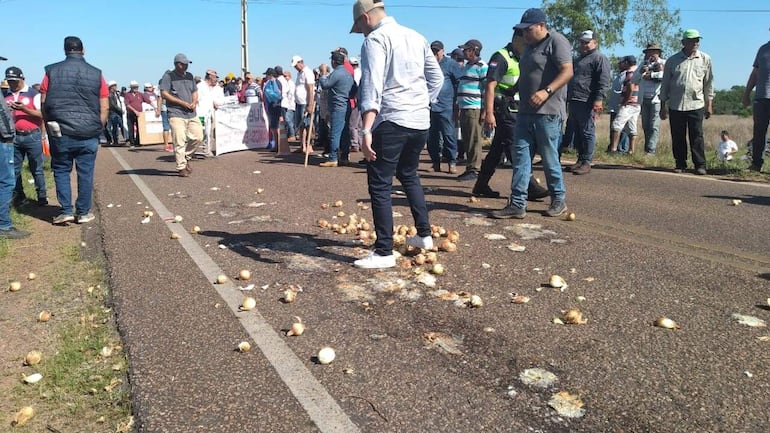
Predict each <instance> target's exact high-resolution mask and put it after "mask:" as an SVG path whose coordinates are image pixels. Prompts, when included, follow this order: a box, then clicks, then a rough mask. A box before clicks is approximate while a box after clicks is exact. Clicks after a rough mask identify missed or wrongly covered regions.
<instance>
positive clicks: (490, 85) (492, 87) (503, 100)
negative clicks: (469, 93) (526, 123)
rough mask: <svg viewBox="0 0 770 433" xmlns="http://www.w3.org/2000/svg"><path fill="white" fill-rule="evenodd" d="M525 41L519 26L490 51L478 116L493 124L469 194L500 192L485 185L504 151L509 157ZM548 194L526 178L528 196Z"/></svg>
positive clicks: (489, 125)
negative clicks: (508, 39)
mask: <svg viewBox="0 0 770 433" xmlns="http://www.w3.org/2000/svg"><path fill="white" fill-rule="evenodd" d="M525 46H526V41H525V40H524V34H523V31H522V30H515V31H514V33H513V38H512V39H511V42H510V43H509V44H508V45H506V46H505V47H503V48H501V49H499V50H497V51H496V52H495V53H494V54H492V58H491V59H490V60H489V69H488V70H487V78H486V93H485V94H484V98H485V100H484V112H483V113H482V116H483V117H482V118H483V121H484V123H485V124H486V127H487V128H488V129H489V130H491V129H492V128H495V137H494V139H493V140H492V146H491V147H490V148H489V152H488V153H487V156H486V158H484V161H483V162H482V163H481V171H480V172H479V177H478V179H476V184H475V185H474V186H473V195H475V196H478V197H491V198H498V197H500V193H499V192H497V191H495V190H493V189H492V188H490V187H489V180H490V179H491V178H492V175H493V174H495V168H496V167H497V165H498V164H500V160H501V158H502V156H503V152H505V154H506V156H507V157H508V159H509V160H510V158H511V156H510V147H511V145H512V144H513V138H514V131H515V129H516V114H517V113H518V111H519V93H518V81H519V56H520V55H521V53H522V52H524V47H525ZM547 196H548V190H547V189H546V188H543V187H542V186H540V185H539V184H538V183H537V180H535V178H534V176H533V177H531V178H530V180H529V192H528V197H529V199H539V198H544V197H547Z"/></svg>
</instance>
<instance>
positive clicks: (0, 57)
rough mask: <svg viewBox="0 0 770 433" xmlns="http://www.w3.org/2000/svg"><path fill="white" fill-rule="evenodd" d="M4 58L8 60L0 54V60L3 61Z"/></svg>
mask: <svg viewBox="0 0 770 433" xmlns="http://www.w3.org/2000/svg"><path fill="white" fill-rule="evenodd" d="M6 60H8V59H7V58H5V57H3V56H0V62H4V61H6Z"/></svg>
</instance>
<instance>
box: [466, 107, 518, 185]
mask: <svg viewBox="0 0 770 433" xmlns="http://www.w3.org/2000/svg"><path fill="white" fill-rule="evenodd" d="M495 122H496V123H497V126H496V127H495V137H494V138H493V139H492V145H491V146H490V148H489V151H488V152H487V156H486V157H485V158H484V160H483V161H482V162H481V171H480V172H479V178H478V179H477V180H476V185H477V186H478V187H480V188H481V187H484V186H488V185H489V179H491V178H492V175H494V174H495V169H496V168H497V166H498V165H499V164H500V161H501V160H502V158H503V152H505V156H506V157H507V158H508V161H510V160H511V146H512V145H513V137H514V136H515V135H516V113H511V112H507V110H505V111H502V110H495Z"/></svg>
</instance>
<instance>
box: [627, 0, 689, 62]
mask: <svg viewBox="0 0 770 433" xmlns="http://www.w3.org/2000/svg"><path fill="white" fill-rule="evenodd" d="M679 12H680V11H679V9H673V10H672V9H669V7H668V0H647V1H644V2H641V1H639V2H634V3H633V4H632V5H631V20H632V21H633V22H634V23H635V24H636V25H637V26H638V27H637V29H636V31H635V32H634V34H633V36H632V38H633V41H634V43H635V44H636V46H638V47H640V48H642V49H643V48H645V47H646V46H647V44H648V43H650V42H657V43H659V44H660V46H661V48H663V57H669V56H671V55H672V54H674V53H676V52H677V51H679V50H681V49H682V42H681V35H682V33H683V30H682V29H681V28H680V27H679V23H680V16H679Z"/></svg>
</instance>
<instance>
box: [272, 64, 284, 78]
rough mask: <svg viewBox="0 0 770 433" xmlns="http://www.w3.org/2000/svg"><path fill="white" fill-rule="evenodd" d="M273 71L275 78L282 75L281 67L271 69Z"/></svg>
mask: <svg viewBox="0 0 770 433" xmlns="http://www.w3.org/2000/svg"><path fill="white" fill-rule="evenodd" d="M273 69H275V75H276V76H279V75H283V68H282V67H280V66H276V67H275V68H273Z"/></svg>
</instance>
